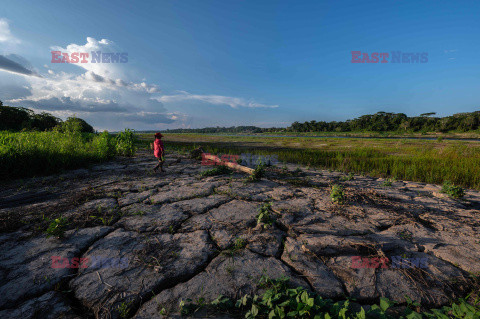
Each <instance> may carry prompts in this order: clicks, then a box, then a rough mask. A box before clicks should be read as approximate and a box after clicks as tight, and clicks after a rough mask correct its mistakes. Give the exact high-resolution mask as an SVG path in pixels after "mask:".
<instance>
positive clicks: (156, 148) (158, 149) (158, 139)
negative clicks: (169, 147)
mask: <svg viewBox="0 0 480 319" xmlns="http://www.w3.org/2000/svg"><path fill="white" fill-rule="evenodd" d="M162 137H163V135H162V133H160V132H159V133H155V141H154V142H153V155H155V157H156V158H157V159H158V164H157V166H155V168H154V169H153V171H154V172H157V171H158V168H160V172H165V170H164V169H163V164H164V163H165V148H164V147H163V141H162Z"/></svg>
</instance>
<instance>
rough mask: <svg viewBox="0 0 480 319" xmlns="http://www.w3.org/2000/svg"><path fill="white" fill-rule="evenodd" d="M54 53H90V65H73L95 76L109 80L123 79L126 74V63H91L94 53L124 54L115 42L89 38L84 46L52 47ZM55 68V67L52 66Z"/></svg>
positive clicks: (73, 44)
mask: <svg viewBox="0 0 480 319" xmlns="http://www.w3.org/2000/svg"><path fill="white" fill-rule="evenodd" d="M51 50H52V51H60V52H62V53H68V54H69V55H71V54H72V53H74V52H80V53H88V54H89V57H88V58H87V60H88V61H89V63H73V65H76V66H78V67H80V68H83V69H85V70H87V71H92V72H94V73H95V74H98V75H101V76H104V77H109V78H121V77H123V76H124V75H125V74H124V64H125V63H91V61H92V57H91V52H92V51H101V52H102V53H120V52H124V51H123V50H121V49H120V48H119V47H118V46H117V45H116V44H115V43H114V42H113V41H110V40H107V39H102V40H100V41H98V40H97V39H95V38H92V37H87V43H85V44H83V45H79V44H75V43H72V44H69V45H67V46H66V47H65V48H62V47H60V46H53V47H51ZM52 66H53V65H52Z"/></svg>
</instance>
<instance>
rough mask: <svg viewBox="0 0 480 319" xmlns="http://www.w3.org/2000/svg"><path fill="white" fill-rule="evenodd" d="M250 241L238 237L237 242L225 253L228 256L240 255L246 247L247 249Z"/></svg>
mask: <svg viewBox="0 0 480 319" xmlns="http://www.w3.org/2000/svg"><path fill="white" fill-rule="evenodd" d="M247 244H248V241H247V240H246V239H245V238H242V237H237V238H235V241H234V242H233V244H232V246H230V248H229V249H227V250H225V251H224V253H225V254H227V255H232V256H233V255H234V254H236V253H238V252H239V251H241V250H243V249H244V248H245V247H247Z"/></svg>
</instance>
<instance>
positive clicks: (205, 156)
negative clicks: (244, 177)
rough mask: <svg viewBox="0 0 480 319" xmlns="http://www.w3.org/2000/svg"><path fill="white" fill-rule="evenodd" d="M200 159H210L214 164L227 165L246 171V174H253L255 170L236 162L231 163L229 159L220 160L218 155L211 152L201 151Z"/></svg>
mask: <svg viewBox="0 0 480 319" xmlns="http://www.w3.org/2000/svg"><path fill="white" fill-rule="evenodd" d="M202 159H206V160H210V161H213V162H215V163H216V165H225V166H227V167H230V168H231V169H234V170H237V171H241V172H244V173H247V174H250V175H251V174H253V172H254V171H255V170H254V169H253V168H250V167H246V166H242V165H240V164H237V163H232V162H229V161H222V160H221V159H220V158H219V157H218V156H216V155H212V154H205V153H203V154H202Z"/></svg>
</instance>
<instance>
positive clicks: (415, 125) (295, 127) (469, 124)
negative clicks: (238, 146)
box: [166, 111, 480, 133]
mask: <svg viewBox="0 0 480 319" xmlns="http://www.w3.org/2000/svg"><path fill="white" fill-rule="evenodd" d="M434 115H436V113H435V112H430V113H423V114H421V115H419V116H412V117H409V116H407V115H406V114H404V113H388V112H377V113H375V114H368V115H362V116H360V117H358V118H355V119H353V120H346V121H331V122H326V121H307V122H304V123H299V122H294V123H292V124H291V125H290V126H288V127H286V128H278V127H271V128H260V127H256V126H232V127H219V126H217V127H206V128H199V129H172V130H167V131H166V132H170V133H266V132H449V131H459V132H468V131H474V130H478V129H479V126H480V111H475V112H470V113H457V114H454V115H451V116H446V117H435V116H434Z"/></svg>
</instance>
